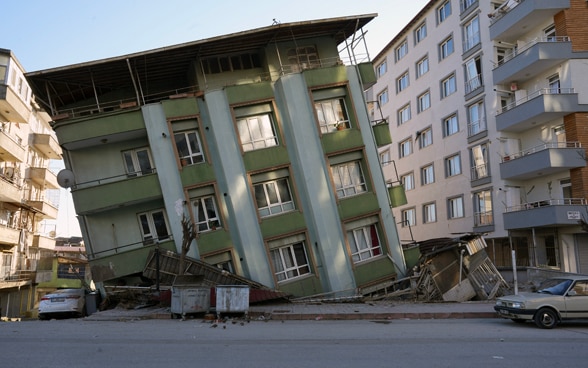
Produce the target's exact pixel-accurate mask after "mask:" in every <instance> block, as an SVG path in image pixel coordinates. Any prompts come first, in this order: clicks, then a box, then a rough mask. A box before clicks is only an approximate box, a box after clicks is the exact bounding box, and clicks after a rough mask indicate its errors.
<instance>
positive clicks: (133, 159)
mask: <svg viewBox="0 0 588 368" xmlns="http://www.w3.org/2000/svg"><path fill="white" fill-rule="evenodd" d="M122 154H123V160H124V163H125V169H126V171H127V176H129V177H133V176H141V175H146V174H151V173H152V172H153V171H154V168H153V164H152V161H151V152H150V151H149V148H147V147H145V148H137V149H133V150H128V151H124V152H123V153H122Z"/></svg>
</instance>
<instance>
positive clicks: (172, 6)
mask: <svg viewBox="0 0 588 368" xmlns="http://www.w3.org/2000/svg"><path fill="white" fill-rule="evenodd" d="M4 2H5V4H3V5H2V33H1V35H0V48H3V49H9V50H12V52H13V53H14V55H15V56H16V58H17V59H18V60H19V62H20V63H21V65H22V66H23V67H24V68H25V70H26V71H36V70H43V69H51V68H56V67H61V66H65V65H71V64H76V63H82V62H87V61H93V60H97V59H104V58H109V57H114V56H120V55H125V54H131V53H135V52H141V51H146V50H150V49H155V48H160V47H165V46H170V45H176V44H180V43H184V42H190V41H195V40H201V39H205V38H210V37H215V36H222V35H225V34H228V33H234V32H241V31H246V30H250V29H255V28H260V27H266V26H269V25H271V24H272V22H273V21H274V19H275V20H277V21H279V22H280V23H288V22H299V21H306V20H314V19H323V18H334V17H342V16H349V15H360V14H372V13H377V14H378V16H377V17H376V18H375V19H374V20H373V21H371V22H370V23H369V24H368V25H367V27H366V28H365V30H367V35H366V41H367V45H368V51H369V53H370V56H371V57H372V58H373V57H375V56H376V54H377V53H378V52H380V51H381V50H382V48H383V47H384V46H386V44H387V43H388V42H389V41H390V40H391V39H392V38H393V37H394V36H396V34H398V32H400V30H402V28H403V27H404V26H405V25H406V24H407V23H408V22H409V21H410V20H411V19H412V18H413V17H414V16H415V15H416V14H417V13H418V12H419V10H421V9H422V8H423V7H424V6H425V4H427V3H428V2H429V0H408V1H407V0H354V1H351V0H339V1H333V0H322V1H321V0H297V1H291V0H290V1H283V0H273V1H269V0H255V1H243V0H217V1H214V0H213V1H207V2H205V1H202V0H200V1H198V0H167V1H161V0H94V1H90V0H53V1H50V0H7V1H4ZM6 2H8V4H6ZM61 192H62V193H61V201H60V207H59V219H58V221H56V226H57V228H56V232H57V235H58V236H79V235H81V232H80V229H79V225H78V223H77V220H76V219H75V209H74V206H73V202H72V200H71V195H70V193H69V192H68V191H66V190H62V191H61Z"/></svg>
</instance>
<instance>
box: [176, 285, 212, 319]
mask: <svg viewBox="0 0 588 368" xmlns="http://www.w3.org/2000/svg"><path fill="white" fill-rule="evenodd" d="M209 309H210V287H209V286H205V285H204V284H203V277H202V276H177V277H176V279H175V280H174V284H173V285H172V296H171V307H170V311H171V318H175V317H182V318H185V317H186V315H187V314H193V313H206V312H207V311H208V310H209Z"/></svg>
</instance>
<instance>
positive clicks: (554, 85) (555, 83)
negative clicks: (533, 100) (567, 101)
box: [547, 74, 561, 94]
mask: <svg viewBox="0 0 588 368" xmlns="http://www.w3.org/2000/svg"><path fill="white" fill-rule="evenodd" d="M547 82H548V84H549V93H550V94H555V93H561V89H560V84H559V74H554V75H552V76H551V77H549V78H547Z"/></svg>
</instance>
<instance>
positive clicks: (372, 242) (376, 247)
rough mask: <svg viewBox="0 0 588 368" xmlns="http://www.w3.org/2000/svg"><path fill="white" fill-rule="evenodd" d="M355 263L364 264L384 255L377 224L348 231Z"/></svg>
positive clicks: (352, 257)
mask: <svg viewBox="0 0 588 368" xmlns="http://www.w3.org/2000/svg"><path fill="white" fill-rule="evenodd" d="M347 240H348V242H349V248H350V251H351V259H352V260H353V263H359V262H363V261H366V260H369V259H372V258H375V257H378V256H380V255H382V254H383V252H382V245H381V242H380V235H379V231H378V227H377V224H375V223H374V224H370V225H367V226H363V227H360V228H356V229H352V230H348V231H347Z"/></svg>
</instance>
